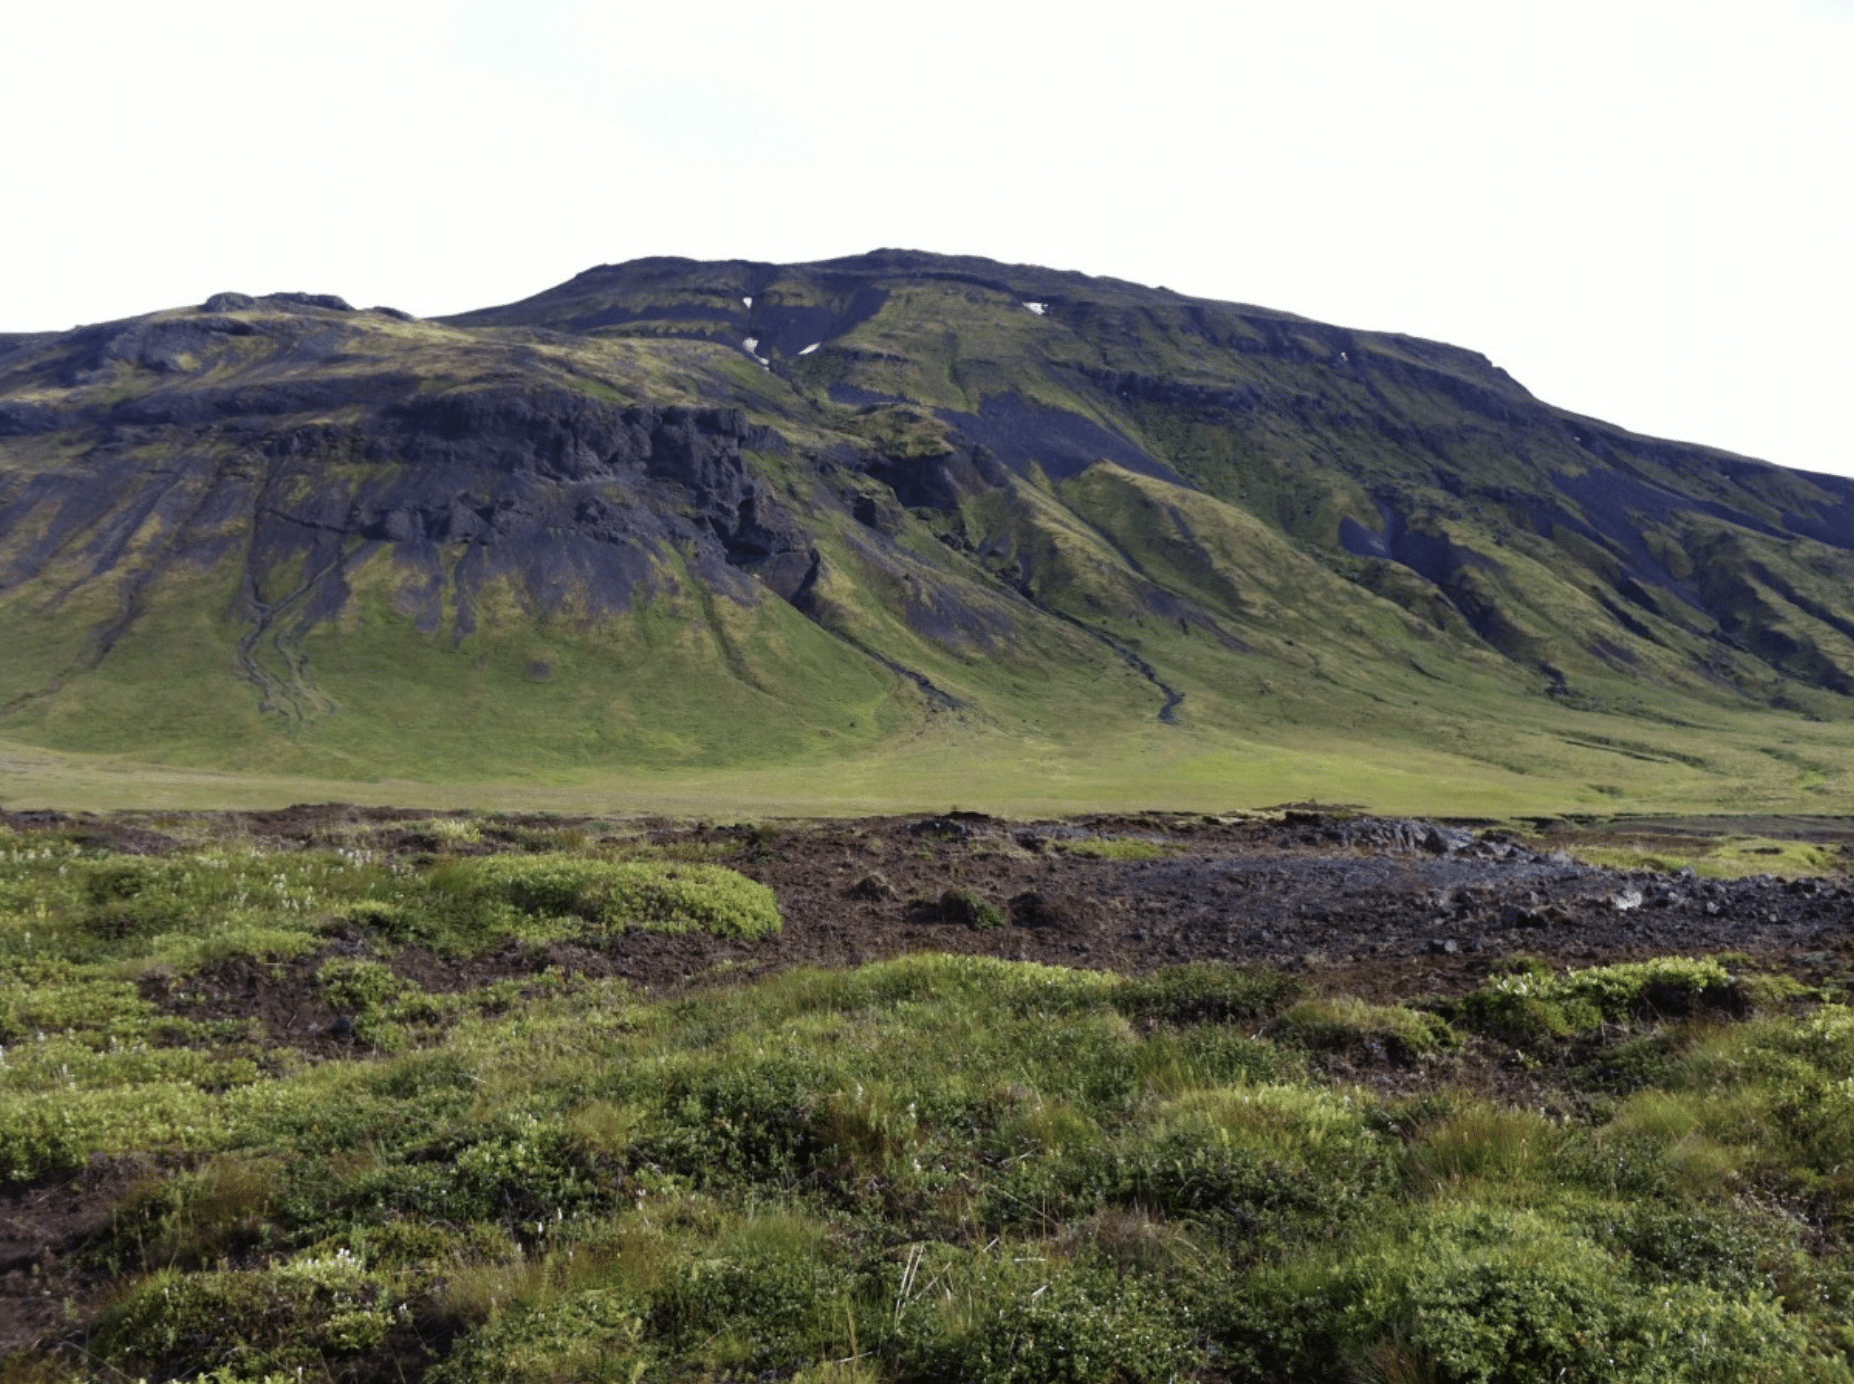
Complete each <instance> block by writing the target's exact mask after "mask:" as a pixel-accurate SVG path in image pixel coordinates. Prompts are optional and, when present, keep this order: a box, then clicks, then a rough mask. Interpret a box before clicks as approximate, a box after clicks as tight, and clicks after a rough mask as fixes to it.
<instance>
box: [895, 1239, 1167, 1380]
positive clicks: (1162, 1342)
mask: <svg viewBox="0 0 1854 1384" xmlns="http://www.w3.org/2000/svg"><path fill="white" fill-rule="evenodd" d="M1039 1248H1040V1247H1038V1246H1034V1245H1024V1246H1016V1245H1011V1246H1001V1247H1000V1248H999V1249H998V1251H997V1252H996V1253H992V1254H963V1253H957V1252H953V1251H947V1250H941V1251H940V1252H939V1253H938V1254H936V1255H934V1256H933V1258H932V1259H931V1261H930V1260H928V1259H926V1258H925V1257H911V1259H910V1261H909V1262H907V1263H904V1266H903V1267H902V1269H901V1271H900V1272H901V1284H900V1290H899V1292H898V1293H897V1294H896V1299H895V1313H894V1325H893V1328H892V1331H891V1333H890V1336H889V1340H888V1343H887V1346H886V1349H885V1350H884V1352H883V1353H884V1354H887V1355H890V1356H892V1357H893V1358H894V1360H895V1362H896V1364H897V1365H898V1366H899V1369H900V1373H901V1377H902V1378H904V1379H926V1380H940V1379H946V1380H984V1381H986V1384H1147V1381H1151V1382H1152V1384H1159V1381H1171V1380H1176V1379H1180V1378H1183V1377H1185V1376H1187V1375H1188V1374H1189V1373H1190V1372H1191V1370H1192V1367H1193V1366H1194V1365H1195V1364H1196V1363H1197V1361H1196V1352H1195V1350H1194V1349H1193V1339H1192V1337H1193V1332H1192V1330H1191V1324H1190V1322H1189V1320H1188V1319H1186V1318H1185V1317H1184V1315H1183V1313H1182V1312H1181V1311H1180V1306H1179V1303H1178V1302H1177V1301H1176V1300H1175V1299H1174V1298H1173V1297H1171V1296H1170V1295H1168V1294H1166V1293H1165V1292H1163V1291H1161V1290H1158V1289H1156V1288H1155V1287H1148V1286H1147V1285H1146V1284H1145V1283H1144V1282H1142V1281H1141V1280H1140V1279H1138V1278H1134V1277H1123V1276H1120V1275H1117V1274H1114V1273H1111V1272H1107V1271H1104V1270H1101V1269H1094V1268H1090V1267H1088V1266H1086V1265H1085V1264H1078V1263H1075V1262H1073V1261H1069V1260H1065V1259H1063V1258H1061V1257H1060V1256H1055V1255H1051V1254H1049V1253H1048V1251H1047V1250H1043V1251H1042V1252H1038V1251H1039Z"/></svg>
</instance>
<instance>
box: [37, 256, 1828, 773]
mask: <svg viewBox="0 0 1854 1384" xmlns="http://www.w3.org/2000/svg"><path fill="white" fill-rule="evenodd" d="M1851 579H1854V481H1847V480H1841V479H1838V478H1834V477H1826V476H1813V475H1806V474H1802V473H1798V472H1794V471H1789V470H1785V469H1782V468H1780V467H1776V466H1773V465H1769V464H1767V463H1764V462H1760V461H1755V460H1751V459H1747V458H1744V457H1739V456H1734V455H1730V454H1728V453H1724V452H1719V451H1714V450H1709V449H1706V448H1703V447H1696V446H1689V445H1683V444H1678V443H1672V442H1666V441H1659V440H1656V439H1652V438H1646V437H1640V436H1637V435H1634V434H1632V433H1629V432H1627V431H1624V430H1622V429H1620V428H1617V427H1613V426H1610V425H1608V424H1605V423H1602V422H1599V421H1597V420H1595V419H1591V418H1585V417H1582V416H1579V415H1577V414H1574V413H1570V412H1567V411H1565V410H1564V409H1561V408H1557V407H1553V406H1551V405H1548V404H1545V403H1543V402H1541V401H1539V400H1537V399H1535V398H1533V397H1532V395H1530V394H1529V393H1528V392H1527V391H1526V390H1525V389H1524V388H1523V387H1522V386H1521V385H1520V384H1518V383H1517V382H1516V381H1514V380H1513V379H1511V378H1510V377H1508V376H1507V375H1506V374H1505V373H1504V372H1503V371H1501V370H1499V369H1497V368H1495V367H1494V366H1493V365H1491V364H1490V363H1489V362H1488V361H1487V360H1486V359H1485V358H1484V357H1482V356H1480V355H1478V354H1475V353H1474V352H1471V351H1467V350H1462V349H1459V348H1456V347H1453V346H1447V345H1442V344H1438V343H1435V342H1429V341H1422V340H1416V339H1413V338H1409V337H1404V336H1397V335H1390V334H1383V333H1373V332H1363V331H1352V330H1347V329H1343V328H1339V327H1332V326H1326V325H1323V324H1320V323H1317V322H1312V321H1308V320H1306V319H1303V318H1299V317H1295V316H1292V315H1290V314H1287V313H1282V312H1273V311H1268V310H1265V309H1260V308H1252V307H1243V306H1237V305H1232V304H1227V303H1219V302H1212V301H1207V300H1203V299H1197V298H1191V297H1187V296H1185V295H1182V294H1178V293H1174V292H1171V291H1169V290H1166V289H1163V288H1158V289H1153V288H1143V287H1140V286H1137V285H1134V284H1129V283H1123V282H1120V281H1117V280H1113V279H1101V278H1090V277H1087V276H1083V275H1080V274H1073V273H1061V272H1055V271H1051V270H1046V269H1039V268H1033V267H1024V266H1011V265H1003V264H997V263H993V262H991V261H989V260H983V259H973V258H957V257H947V256H939V255H929V254H922V253H915V252H909V251H893V250H884V251H877V252H875V253H873V254H869V255H863V256H857V257H853V258H849V259H841V260H830V261H825V262H821V263H816V264H804V265H787V266H781V265H771V264H758V263H750V262H745V261H729V262H724V263H699V262H695V261H689V260H680V259H647V260H638V261H634V262H631V263H627V264H620V265H612V266H604V267H600V268H596V269H591V270H588V271H587V272H585V273H583V274H580V275H579V276H577V277H576V278H574V279H572V280H571V281H570V282H568V283H565V284H562V285H560V286H558V287H556V288H553V289H550V290H548V291H546V292H544V293H541V294H539V295H537V296H535V297H533V298H530V299H527V300H525V301H523V302H519V303H514V304H510V305H508V306H504V307H497V308H488V309H484V310H482V311H478V312H471V313H466V314H463V315H461V316H459V317H455V318H451V319H447V320H442V321H440V320H418V319H414V318H411V317H409V316H408V315H406V314H404V313H399V312H395V311H392V310H390V309H384V308H380V309H372V310H364V311H357V310H354V309H352V308H350V307H349V306H348V305H347V304H346V303H344V302H343V301H342V300H340V299H339V298H335V297H332V296H327V295H315V294H298V293H280V294H272V295H269V296H266V297H249V296H245V295H242V294H235V293H224V294H219V295H216V296H215V297H213V298H212V299H210V300H209V301H208V302H206V303H205V304H203V305H201V306H199V307H191V308H182V309H176V310H173V311H168V312H160V313H154V314H151V315H149V316H146V317H139V318H133V319H128V320H124V321H119V322H112V323H105V324H100V325H97V326H91V327H84V328H80V329H77V330H75V331H71V332H66V333H56V334H39V335H14V336H4V337H0V648H4V649H5V650H6V651H7V654H6V657H5V660H4V665H3V666H0V737H4V739H5V740H6V741H7V742H10V743H13V744H16V745H26V746H40V747H46V748H48V749H51V750H57V751H67V752H85V753H104V754H113V755H132V756H135V757H136V758H138V759H140V760H145V761H149V762H160V763H167V764H179V765H195V766H210V767H215V768H223V769H230V770H234V771H241V772H260V771H261V772H265V773H280V774H301V775H313V776H317V777H320V778H346V779H357V780H358V779H368V778H377V777H380V776H383V775H390V776H398V777H406V778H413V779H418V780H423V781H470V780H482V781H511V780H515V779H521V778H529V779H540V780H548V779H556V780H562V781H566V780H575V779H577V780H580V781H591V780H592V779H597V778H598V777H600V776H605V777H607V778H610V777H612V776H622V775H637V774H644V775H652V774H654V775H669V776H675V775H690V774H694V775H700V774H704V773H710V774H712V773H739V772H744V771H749V770H755V771H768V772H784V771H798V770H805V771H810V772H816V773H820V774H828V773H834V772H845V773H847V772H849V770H850V769H851V767H852V766H856V765H862V766H864V771H865V772H868V773H874V774H875V775H876V776H877V777H878V778H887V779H889V780H891V781H892V782H895V783H902V784H905V783H906V782H907V781H908V778H909V775H910V774H911V773H913V772H915V770H916V769H917V768H919V767H920V766H923V765H927V764H930V763H936V762H937V763H939V764H941V765H943V766H944V765H947V764H966V765H970V766H972V771H973V773H974V774H976V775H977V777H976V778H975V779H974V783H975V784H982V783H983V782H988V781H990V780H988V779H987V778H986V775H987V774H989V775H992V776H993V778H996V777H997V776H999V775H1023V774H1037V773H1042V774H1046V775H1051V776H1054V777H1057V778H1061V777H1063V776H1067V777H1068V778H1070V779H1078V780H1084V781H1085V780H1089V779H1091V778H1098V779H1099V782H1100V784H1101V785H1102V786H1101V792H1102V794H1103V795H1104V796H1105V797H1106V798H1110V799H1111V798H1113V797H1114V796H1115V795H1116V794H1119V795H1122V796H1124V795H1125V794H1127V793H1132V794H1138V793H1141V792H1146V791H1149V790H1157V789H1161V788H1163V787H1164V786H1165V785H1166V784H1167V783H1173V784H1176V785H1177V786H1178V788H1179V790H1180V791H1181V792H1183V793H1185V796H1187V797H1202V796H1204V795H1205V794H1210V795H1213V796H1214V794H1215V793H1216V792H1218V791H1221V786H1223V785H1229V786H1240V784H1241V783H1242V782H1243V772H1244V770H1243V766H1244V765H1249V766H1254V765H1257V764H1261V763H1267V764H1269V765H1272V766H1274V770H1276V771H1279V772H1275V775H1274V777H1273V778H1269V779H1268V780H1267V781H1268V782H1269V783H1270V784H1276V783H1280V784H1287V783H1302V784H1303V787H1304V789H1305V791H1308V792H1318V791H1322V789H1323V785H1328V784H1331V785H1332V786H1333V787H1336V788H1338V789H1339V790H1340V791H1351V792H1353V793H1354V794H1362V795H1363V796H1365V797H1368V798H1372V799H1373V800H1374V801H1375V800H1382V799H1384V798H1385V797H1386V796H1387V795H1388V797H1390V798H1397V797H1398V796H1399V794H1402V795H1403V796H1405V797H1407V796H1409V795H1410V794H1411V793H1412V792H1420V791H1428V792H1430V793H1431V794H1432V795H1443V796H1446V795H1447V794H1448V792H1449V791H1450V790H1451V785H1455V786H1459V787H1460V788H1461V790H1462V792H1463V793H1464V794H1465V796H1466V798H1473V797H1474V796H1475V793H1477V792H1480V793H1482V795H1483V796H1486V794H1487V793H1491V795H1492V797H1493V798H1495V799H1499V800H1502V801H1505V800H1511V801H1515V802H1517V801H1523V800H1527V799H1528V795H1531V796H1532V797H1536V798H1538V799H1539V800H1541V801H1543V800H1545V799H1550V800H1551V801H1552V802H1554V803H1557V804H1571V803H1577V802H1595V803H1604V802H1611V803H1613V802H1614V801H1616V800H1618V799H1621V798H1631V797H1635V796H1637V795H1640V794H1648V795H1649V796H1653V795H1654V794H1657V793H1659V794H1663V795H1665V794H1666V793H1667V792H1669V791H1672V792H1674V793H1675V795H1676V796H1678V795H1679V794H1681V793H1684V794H1686V795H1687V796H1688V797H1689V798H1695V799H1697V798H1706V797H1709V796H1710V797H1711V798H1715V799H1719V800H1724V799H1727V798H1730V799H1734V800H1745V799H1746V798H1747V795H1748V796H1749V797H1755V798H1759V799H1760V800H1762V801H1767V802H1788V803H1797V802H1810V803H1814V804H1816V805H1818V806H1820V805H1831V804H1835V803H1839V802H1841V801H1843V799H1844V797H1845V795H1846V794H1847V793H1848V790H1849V789H1850V787H1851V786H1854V784H1851V783H1850V781H1849V780H1848V779H1847V778H1846V777H1845V774H1844V770H1843V769H1842V767H1841V766H1842V765H1843V764H1844V763H1845V762H1846V757H1845V750H1846V748H1847V744H1848V740H1849V738H1850V737H1849V734H1848V727H1849V726H1850V724H1854V716H1851V715H1850V712H1854V596H1851V595H1850V593H1851V592H1854V580H1851ZM871 766H875V767H874V768H871ZM1138 766H1147V767H1146V768H1140V767H1138ZM1296 766H1299V767H1298V768H1297V767H1296ZM1302 770H1304V773H1302ZM1271 772H1273V771H1271ZM1297 775H1298V777H1297ZM1335 775H1337V778H1335V777H1334V776H1335ZM1322 776H1324V777H1322ZM1303 780H1304V782H1303ZM1116 784H1118V785H1120V786H1119V787H1115V786H1114V785H1116ZM1670 785H1674V786H1676V787H1673V788H1670ZM1470 790H1472V791H1470ZM1483 790H1484V791H1483Z"/></svg>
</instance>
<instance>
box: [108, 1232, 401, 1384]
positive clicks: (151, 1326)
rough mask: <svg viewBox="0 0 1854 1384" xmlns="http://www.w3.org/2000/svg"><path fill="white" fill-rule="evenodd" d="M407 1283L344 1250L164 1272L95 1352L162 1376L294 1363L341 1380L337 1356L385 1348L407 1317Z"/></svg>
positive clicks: (140, 1291) (121, 1313) (112, 1321)
mask: <svg viewBox="0 0 1854 1384" xmlns="http://www.w3.org/2000/svg"><path fill="white" fill-rule="evenodd" d="M406 1286H407V1285H405V1284H403V1283H399V1282H395V1281H394V1280H393V1278H392V1277H391V1276H389V1275H386V1274H383V1273H379V1272H376V1271H374V1270H371V1269H369V1268H368V1267H367V1266H366V1264H365V1263H363V1262H362V1261H361V1260H360V1259H359V1258H358V1257H356V1256H355V1255H352V1254H350V1253H348V1252H347V1251H346V1250H337V1251H335V1252H333V1253H330V1254H326V1255H318V1254H306V1255H300V1256H298V1257H296V1258H294V1259H290V1260H286V1261H284V1262H283V1263H280V1264H275V1265H273V1266H271V1267H269V1268H264V1269H252V1270H226V1271H219V1272H210V1273H191V1274H184V1273H178V1272H175V1271H173V1270H162V1271H160V1272H158V1273H155V1274H153V1275H151V1276H150V1277H148V1278H146V1279H144V1280H143V1281H142V1282H141V1283H140V1284H139V1285H137V1286H136V1287H135V1288H134V1289H132V1290H131V1291H130V1293H129V1294H128V1296H127V1297H126V1298H124V1299H123V1301H122V1302H121V1303H120V1304H118V1306H117V1307H116V1308H115V1309H114V1310H112V1311H111V1312H110V1313H108V1314H107V1315H106V1316H105V1317H104V1319H103V1321H102V1323H101V1325H100V1329H99V1332H98V1343H97V1354H98V1355H100V1356H101V1357H102V1358H103V1359H104V1360H107V1361H108V1362H110V1363H111V1364H113V1365H116V1366H118V1367H120V1368H125V1369H135V1370H148V1369H153V1370H157V1371H160V1372H162V1373H163V1374H164V1375H165V1374H167V1373H173V1372H182V1371H184V1372H189V1373H191V1372H194V1371H198V1370H201V1369H206V1368H223V1369H229V1370H235V1371H236V1372H237V1373H238V1374H241V1375H245V1376H250V1375H262V1374H264V1373H267V1372H270V1371H279V1372H288V1371H293V1370H298V1369H301V1370H305V1371H307V1370H313V1371H314V1372H315V1376H316V1377H317V1378H330V1377H332V1378H336V1379H339V1378H342V1377H344V1375H347V1374H348V1371H346V1370H344V1369H343V1368H342V1366H343V1363H344V1362H351V1361H357V1360H358V1359H360V1358H362V1357H365V1356H368V1355H369V1354H371V1353H373V1352H376V1351H378V1350H379V1349H380V1348H381V1347H382V1346H383V1345H385V1343H386V1341H387V1338H388V1336H389V1335H391V1334H392V1333H393V1331H394V1330H395V1327H396V1326H398V1324H399V1322H400V1321H401V1320H402V1319H403V1317H404V1316H405V1315H406V1314H405V1313H403V1312H402V1309H404V1308H405V1306H406V1303H407V1296H408V1295H407V1293H406V1292H405V1288H406Z"/></svg>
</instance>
